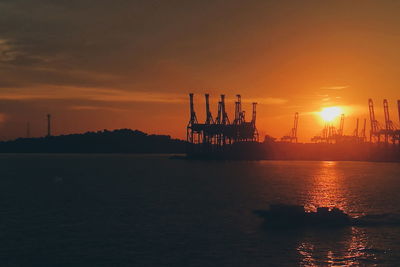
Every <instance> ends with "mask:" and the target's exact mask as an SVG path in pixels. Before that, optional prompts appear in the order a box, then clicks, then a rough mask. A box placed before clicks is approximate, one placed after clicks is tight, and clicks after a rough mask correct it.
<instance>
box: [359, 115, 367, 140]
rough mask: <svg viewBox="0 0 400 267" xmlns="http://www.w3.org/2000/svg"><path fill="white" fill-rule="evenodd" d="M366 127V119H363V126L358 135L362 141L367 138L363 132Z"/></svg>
mask: <svg viewBox="0 0 400 267" xmlns="http://www.w3.org/2000/svg"><path fill="white" fill-rule="evenodd" d="M366 127H367V119H364V126H363V128H362V130H361V136H360V138H361V140H362V141H363V142H365V140H366V139H367V136H366V134H365V131H366Z"/></svg>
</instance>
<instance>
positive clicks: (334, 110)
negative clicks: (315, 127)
mask: <svg viewBox="0 0 400 267" xmlns="http://www.w3.org/2000/svg"><path fill="white" fill-rule="evenodd" d="M342 113H343V111H342V108H341V107H326V108H323V109H322V110H321V111H320V112H319V115H320V116H321V118H322V119H323V120H324V121H325V122H331V121H333V120H334V119H336V118H337V117H339V116H340V114H342Z"/></svg>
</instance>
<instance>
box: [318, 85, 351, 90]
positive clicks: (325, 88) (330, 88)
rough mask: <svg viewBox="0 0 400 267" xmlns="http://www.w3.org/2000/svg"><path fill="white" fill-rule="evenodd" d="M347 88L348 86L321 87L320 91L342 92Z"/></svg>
mask: <svg viewBox="0 0 400 267" xmlns="http://www.w3.org/2000/svg"><path fill="white" fill-rule="evenodd" d="M346 88H349V86H348V85H336V86H323V87H321V89H323V90H343V89H346Z"/></svg>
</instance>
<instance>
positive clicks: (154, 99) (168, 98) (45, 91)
mask: <svg viewBox="0 0 400 267" xmlns="http://www.w3.org/2000/svg"><path fill="white" fill-rule="evenodd" d="M0 99H1V100H21V101H22V100H39V99H42V100H46V99H47V100H51V99H54V100H60V99H65V100H67V99H81V100H92V101H101V102H103V101H104V102H145V103H182V102H186V101H187V98H186V95H185V96H184V95H182V94H175V93H161V92H135V91H125V90H119V89H105V88H85V87H84V88H81V87H47V88H40V89H38V88H35V89H31V90H27V89H25V88H13V89H12V90H11V89H8V90H4V89H3V90H1V91H0Z"/></svg>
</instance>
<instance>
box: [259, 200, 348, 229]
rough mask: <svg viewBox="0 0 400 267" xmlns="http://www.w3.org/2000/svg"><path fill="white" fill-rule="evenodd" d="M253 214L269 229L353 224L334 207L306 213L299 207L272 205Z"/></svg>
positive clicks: (341, 211)
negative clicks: (269, 227)
mask: <svg viewBox="0 0 400 267" xmlns="http://www.w3.org/2000/svg"><path fill="white" fill-rule="evenodd" d="M254 214H256V215H257V216H259V217H261V218H263V219H264V220H265V225H267V226H271V227H285V228H295V227H337V226H350V225H352V224H353V218H352V217H350V216H349V215H348V214H346V213H345V212H344V211H343V210H341V209H339V208H336V207H334V208H329V207H318V208H317V210H316V211H306V210H305V209H304V206H301V205H286V204H273V205H270V208H269V209H268V210H255V211H254Z"/></svg>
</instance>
